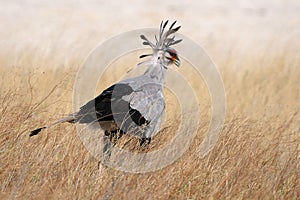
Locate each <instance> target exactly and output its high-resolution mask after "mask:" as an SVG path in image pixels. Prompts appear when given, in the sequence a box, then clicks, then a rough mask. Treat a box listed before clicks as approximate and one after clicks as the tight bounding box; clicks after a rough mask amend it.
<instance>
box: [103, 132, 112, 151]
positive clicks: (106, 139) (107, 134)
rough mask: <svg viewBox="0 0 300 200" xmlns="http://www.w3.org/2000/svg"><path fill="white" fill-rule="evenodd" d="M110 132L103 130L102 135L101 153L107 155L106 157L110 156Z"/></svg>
mask: <svg viewBox="0 0 300 200" xmlns="http://www.w3.org/2000/svg"><path fill="white" fill-rule="evenodd" d="M110 135H111V134H110V132H108V131H105V132H104V137H103V140H104V144H105V145H104V148H103V154H104V155H107V156H108V157H110V156H111V139H110V137H111V136H110Z"/></svg>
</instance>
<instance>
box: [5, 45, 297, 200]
mask: <svg viewBox="0 0 300 200" xmlns="http://www.w3.org/2000/svg"><path fill="white" fill-rule="evenodd" d="M224 57H225V58H226V59H224V60H219V61H218V64H219V66H220V69H221V75H222V78H223V80H224V84H225V90H226V94H227V114H226V122H225V124H224V126H223V129H222V132H221V134H220V137H219V139H218V142H217V144H216V146H215V148H214V149H213V150H212V151H211V152H210V153H209V155H207V156H206V157H205V158H202V159H201V158H199V156H198V153H199V146H200V144H201V142H202V139H203V137H204V134H205V133H206V130H207V127H208V125H209V113H210V112H209V111H210V102H209V93H208V91H207V90H206V89H205V88H203V89H202V90H203V92H202V93H201V94H198V95H199V99H200V106H201V110H202V113H201V119H202V121H201V123H200V126H199V131H198V134H197V136H196V138H195V139H194V140H193V142H192V145H191V146H190V148H189V149H188V151H187V152H185V154H184V155H183V156H182V157H181V158H180V159H179V160H177V161H176V162H174V163H173V164H172V165H170V166H168V167H166V168H164V169H162V170H158V171H154V172H149V173H145V174H131V173H125V172H121V171H117V170H115V169H111V168H106V167H103V168H102V171H100V170H99V167H98V161H97V160H96V159H95V158H93V157H92V156H91V155H90V154H89V153H88V152H87V150H86V149H85V147H84V146H83V145H82V143H81V141H80V139H79V137H78V136H77V134H76V129H75V127H74V126H73V125H71V124H62V125H58V126H56V127H53V128H51V129H49V130H46V131H45V132H43V133H42V134H40V135H39V136H36V137H33V138H29V136H28V133H29V131H30V130H32V129H34V128H36V127H38V126H40V125H43V124H48V123H49V122H51V121H54V120H55V119H58V118H60V117H63V116H65V115H66V114H68V113H70V112H72V91H73V82H74V80H75V75H76V70H73V69H71V68H68V66H67V67H65V68H58V69H56V70H50V69H49V68H48V69H47V68H39V69H33V68H28V67H24V66H22V62H19V64H18V65H17V66H10V67H6V66H5V65H2V67H1V68H0V70H1V80H0V83H1V91H0V102H1V108H0V113H1V115H0V168H1V170H0V199H15V198H16V199H46V198H51V199H225V198H227V199H299V197H300V146H299V145H300V103H299V100H300V88H299V86H300V81H299V77H300V69H299V64H300V58H299V56H297V53H296V52H294V51H288V50H287V49H284V48H283V49H282V50H278V49H277V50H274V49H273V50H272V51H271V52H265V53H264V54H261V55H256V56H253V57H251V58H248V57H247V56H244V57H236V56H234V54H226V55H225V56H224ZM33 58H34V56H33V55H32V57H30V56H27V57H26V59H25V60H26V63H27V64H28V65H30V63H31V59H33ZM2 59H4V58H2ZM35 62H36V61H35ZM3 63H4V62H3ZM51 64H53V65H55V63H47V65H49V66H50V65H51ZM75 64H76V66H79V65H80V63H75ZM237 65H239V67H240V68H239V69H236V68H233V67H232V66H237ZM105 84H109V82H107V83H105ZM171 99H172V98H170V96H169V95H168V94H167V103H168V112H171V111H172V110H173V109H172V106H175V104H172V102H171V101H172V100H171ZM168 123H169V127H170V128H169V129H165V130H164V134H163V135H161V136H158V138H156V139H154V140H153V141H152V144H151V145H152V147H156V146H157V145H160V144H161V143H162V141H164V142H166V141H167V139H168V138H170V135H172V134H173V131H174V129H172V127H176V123H174V124H172V121H168ZM150 148H151V146H150Z"/></svg>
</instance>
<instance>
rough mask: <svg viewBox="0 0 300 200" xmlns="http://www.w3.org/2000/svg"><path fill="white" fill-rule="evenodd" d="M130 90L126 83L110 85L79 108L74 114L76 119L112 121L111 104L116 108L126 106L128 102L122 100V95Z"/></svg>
mask: <svg viewBox="0 0 300 200" xmlns="http://www.w3.org/2000/svg"><path fill="white" fill-rule="evenodd" d="M132 92H133V89H132V88H131V87H130V86H129V85H128V84H120V83H117V84H114V85H112V86H110V87H109V88H107V89H105V90H104V91H103V92H102V93H101V94H100V95H98V96H97V97H96V98H94V99H93V100H91V101H89V102H87V103H86V104H85V105H84V106H82V107H81V108H80V110H79V112H77V114H76V115H77V121H78V122H79V123H92V122H95V121H112V120H113V119H114V118H113V113H112V108H111V105H112V104H113V105H114V106H117V108H116V109H118V108H122V107H126V106H128V102H125V101H124V100H122V97H123V96H127V95H130V94H131V93H132Z"/></svg>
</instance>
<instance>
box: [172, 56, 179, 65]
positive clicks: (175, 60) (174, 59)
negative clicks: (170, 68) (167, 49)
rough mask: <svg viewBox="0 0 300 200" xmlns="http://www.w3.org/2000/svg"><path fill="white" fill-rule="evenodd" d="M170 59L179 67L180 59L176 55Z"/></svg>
mask: <svg viewBox="0 0 300 200" xmlns="http://www.w3.org/2000/svg"><path fill="white" fill-rule="evenodd" d="M172 61H173V63H174V64H175V65H176V66H177V67H180V59H179V58H178V57H177V56H176V57H173V58H172Z"/></svg>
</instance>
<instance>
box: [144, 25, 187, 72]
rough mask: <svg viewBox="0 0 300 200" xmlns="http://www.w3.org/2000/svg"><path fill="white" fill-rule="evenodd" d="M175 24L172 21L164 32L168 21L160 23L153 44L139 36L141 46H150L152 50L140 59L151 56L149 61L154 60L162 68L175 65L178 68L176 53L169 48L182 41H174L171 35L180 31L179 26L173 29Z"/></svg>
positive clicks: (178, 60) (178, 62)
mask: <svg viewBox="0 0 300 200" xmlns="http://www.w3.org/2000/svg"><path fill="white" fill-rule="evenodd" d="M175 23H176V21H174V22H173V23H172V24H171V26H170V28H169V29H168V30H167V31H165V28H166V26H167V24H168V20H167V21H166V22H163V21H162V22H161V24H160V29H159V36H158V37H157V36H156V35H155V41H156V43H155V44H154V43H152V42H150V41H149V40H148V39H147V38H146V37H145V36H144V35H141V39H142V40H144V42H143V44H144V45H148V46H150V47H151V48H152V50H153V53H152V54H145V55H141V56H140V58H144V57H147V56H151V57H152V58H151V59H150V60H153V59H154V60H155V61H156V62H161V63H162V64H163V66H164V67H167V66H168V65H171V64H175V65H176V66H177V67H179V66H180V59H179V57H178V54H177V51H176V50H175V49H174V48H171V46H172V45H175V44H178V43H179V42H181V41H182V39H179V40H175V36H174V35H173V34H174V33H176V32H177V31H178V30H179V29H180V26H178V27H176V28H173V27H174V25H175ZM172 35H173V36H172ZM145 62H147V61H145ZM143 63H144V62H143ZM141 64H142V63H141Z"/></svg>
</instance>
